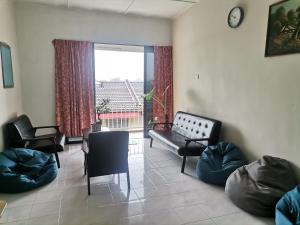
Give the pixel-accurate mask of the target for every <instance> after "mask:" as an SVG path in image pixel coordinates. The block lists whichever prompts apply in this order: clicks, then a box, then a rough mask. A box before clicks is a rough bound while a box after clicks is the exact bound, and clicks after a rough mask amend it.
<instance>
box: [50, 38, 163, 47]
mask: <svg viewBox="0 0 300 225" xmlns="http://www.w3.org/2000/svg"><path fill="white" fill-rule="evenodd" d="M54 40H68V41H88V42H92V43H94V44H100V45H101V44H102V45H121V46H136V47H152V46H155V45H142V44H131V43H114V42H96V41H91V40H82V39H68V38H66V39H64V38H54V39H53V40H52V41H54ZM159 46H162V45H159Z"/></svg>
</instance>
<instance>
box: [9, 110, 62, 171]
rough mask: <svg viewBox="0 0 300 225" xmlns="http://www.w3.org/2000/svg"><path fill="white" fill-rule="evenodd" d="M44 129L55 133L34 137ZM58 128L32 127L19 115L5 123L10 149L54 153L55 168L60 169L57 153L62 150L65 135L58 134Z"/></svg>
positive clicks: (28, 120)
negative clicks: (53, 130) (38, 131)
mask: <svg viewBox="0 0 300 225" xmlns="http://www.w3.org/2000/svg"><path fill="white" fill-rule="evenodd" d="M46 128H52V129H55V130H56V132H55V133H50V134H45V135H39V136H37V135H36V131H37V130H38V129H46ZM58 128H59V127H58V126H40V127H33V126H32V124H31V122H30V119H29V118H28V116H26V115H21V116H19V117H17V118H15V119H13V120H11V121H10V122H8V123H7V132H8V138H9V141H10V145H11V147H14V148H22V147H23V148H31V149H34V150H38V151H42V152H46V153H54V154H55V158H56V162H57V166H58V167H60V162H59V158H58V154H57V152H60V151H63V149H64V143H65V135H64V134H62V133H60V132H59V129H58Z"/></svg>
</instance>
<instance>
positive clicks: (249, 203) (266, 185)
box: [225, 156, 297, 217]
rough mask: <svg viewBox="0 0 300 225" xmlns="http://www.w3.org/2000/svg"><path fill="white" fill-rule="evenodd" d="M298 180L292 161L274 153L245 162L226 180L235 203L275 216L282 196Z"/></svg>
mask: <svg viewBox="0 0 300 225" xmlns="http://www.w3.org/2000/svg"><path fill="white" fill-rule="evenodd" d="M296 184H297V181H296V178H295V175H294V172H293V171H292V168H291V165H290V164H289V162H288V161H286V160H284V159H280V158H275V157H271V156H263V157H262V158H261V159H259V160H257V161H255V162H253V163H251V164H249V165H246V166H242V167H240V168H239V169H237V170H236V171H235V172H233V173H232V174H231V175H230V176H229V178H228V179H227V182H226V187H225V192H226V194H227V195H228V197H229V198H230V199H231V200H232V202H233V203H234V204H236V205H237V206H238V207H240V208H241V209H243V210H244V211H246V212H248V213H251V214H254V215H257V216H266V217H268V216H274V214H275V206H276V203H277V202H278V200H279V199H280V198H281V197H282V195H284V194H285V193H286V192H288V191H289V190H291V189H292V188H293V187H295V185H296Z"/></svg>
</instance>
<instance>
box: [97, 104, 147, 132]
mask: <svg viewBox="0 0 300 225" xmlns="http://www.w3.org/2000/svg"><path fill="white" fill-rule="evenodd" d="M143 105H144V104H143V102H142V101H137V102H133V101H111V102H110V103H109V106H108V107H109V108H110V112H109V113H105V114H102V115H101V119H102V127H108V128H109V129H110V130H128V131H141V130H143V126H144V107H143Z"/></svg>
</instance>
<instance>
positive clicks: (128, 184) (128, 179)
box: [127, 170, 130, 190]
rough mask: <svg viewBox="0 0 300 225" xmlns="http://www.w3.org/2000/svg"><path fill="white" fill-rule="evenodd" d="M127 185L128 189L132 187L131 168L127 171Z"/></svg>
mask: <svg viewBox="0 0 300 225" xmlns="http://www.w3.org/2000/svg"><path fill="white" fill-rule="evenodd" d="M127 186H128V190H129V189H130V177H129V170H128V171H127Z"/></svg>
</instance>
